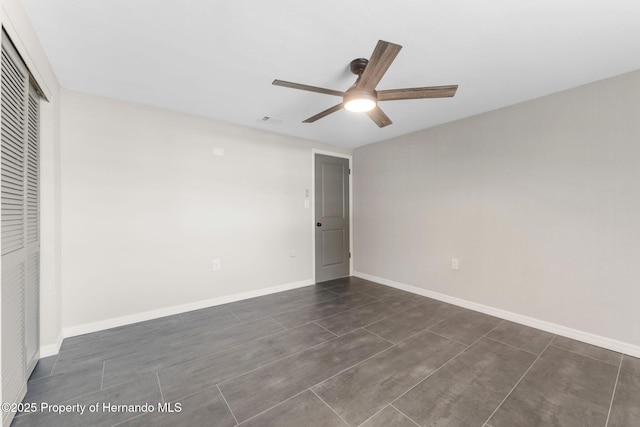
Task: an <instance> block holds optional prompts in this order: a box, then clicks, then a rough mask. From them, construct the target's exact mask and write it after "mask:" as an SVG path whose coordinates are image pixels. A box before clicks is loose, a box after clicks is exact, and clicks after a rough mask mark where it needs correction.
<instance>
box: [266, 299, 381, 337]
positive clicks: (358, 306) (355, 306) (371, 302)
mask: <svg viewBox="0 0 640 427" xmlns="http://www.w3.org/2000/svg"><path fill="white" fill-rule="evenodd" d="M353 295H361V296H366V297H369V298H373V299H374V301H370V302H366V303H360V304H357V305H354V306H352V307H348V308H342V309H338V310H340V311H336V312H335V313H331V314H329V315H328V316H322V317H318V318H317V319H311V320H307V321H305V322H304V323H301V324H299V325H296V326H293V327H291V328H287V329H293V328H297V327H298V326H302V325H306V324H307V323H311V322H315V321H317V320H322V319H326V318H327V317H331V316H336V315H338V314H342V313H346V312H349V311H351V310H354V309H356V308H360V307H364V306H367V305H369V304H374V303H377V302H381V300H378V299H376V298H375V297H372V296H370V295H365V294H348V295H340V296H338V298H348V297H350V296H353ZM338 298H332V299H330V300H324V301H320V303H318V304H321V303H323V302H325V301H332V300H334V299H338ZM309 305H310V306H311V305H317V304H309ZM305 307H306V306H305ZM305 307H299V308H295V309H293V310H289V311H283V312H279V313H275V314H272V315H271V317H270V318H271V319H274V317H275V316H280V315H285V314H288V313H293V312H295V311H298V310H300V309H303V308H305ZM274 320H275V319H274ZM282 326H283V327H286V326H284V325H282Z"/></svg>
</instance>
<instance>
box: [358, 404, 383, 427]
mask: <svg viewBox="0 0 640 427" xmlns="http://www.w3.org/2000/svg"><path fill="white" fill-rule="evenodd" d="M389 406H391V404H388V405H385V406H383V407H382V408H380V409H378V410H377V411H376V412H374V413H373V414H371V416H369V418H367V419H366V420H364V421H363V422H361V423H360V424H358V426H361V425H363V424H364V423H366V422H367V421H369V420H370V419H371V418H373V417H375V416H376V415H378V414H379V413H380V412H382V411H384V409H385V408H388V407H389Z"/></svg>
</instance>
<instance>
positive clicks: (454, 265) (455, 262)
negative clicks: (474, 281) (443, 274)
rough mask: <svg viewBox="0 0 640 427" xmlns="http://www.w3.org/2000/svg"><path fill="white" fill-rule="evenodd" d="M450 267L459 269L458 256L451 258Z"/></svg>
mask: <svg viewBox="0 0 640 427" xmlns="http://www.w3.org/2000/svg"><path fill="white" fill-rule="evenodd" d="M451 269H452V270H458V269H460V261H459V260H458V258H451Z"/></svg>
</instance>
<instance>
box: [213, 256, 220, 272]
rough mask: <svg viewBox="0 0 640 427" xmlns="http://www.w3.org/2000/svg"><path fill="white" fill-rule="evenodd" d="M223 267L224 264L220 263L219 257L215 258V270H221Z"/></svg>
mask: <svg viewBox="0 0 640 427" xmlns="http://www.w3.org/2000/svg"><path fill="white" fill-rule="evenodd" d="M221 268H222V265H221V264H220V260H219V259H217V258H216V259H214V260H213V271H220V269H221Z"/></svg>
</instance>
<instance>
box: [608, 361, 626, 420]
mask: <svg viewBox="0 0 640 427" xmlns="http://www.w3.org/2000/svg"><path fill="white" fill-rule="evenodd" d="M623 359H624V354H620V363H619V364H618V375H616V383H615V385H614V386H613V392H611V402H610V403H609V411H608V412H607V421H606V422H605V423H604V427H607V426H608V425H609V419H610V418H611V409H612V408H613V400H614V399H615V397H616V389H617V388H618V381H619V380H620V371H621V370H622V360H623Z"/></svg>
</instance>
